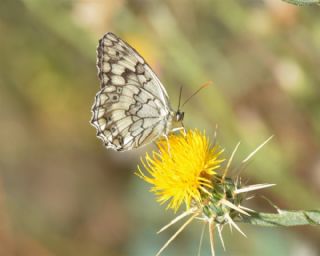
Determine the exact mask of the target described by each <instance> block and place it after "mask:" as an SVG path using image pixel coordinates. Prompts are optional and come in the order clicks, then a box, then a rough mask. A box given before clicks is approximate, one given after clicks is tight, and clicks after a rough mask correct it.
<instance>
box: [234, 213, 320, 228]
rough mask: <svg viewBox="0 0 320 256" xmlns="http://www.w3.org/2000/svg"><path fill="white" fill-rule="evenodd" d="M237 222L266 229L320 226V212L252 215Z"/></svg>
mask: <svg viewBox="0 0 320 256" xmlns="http://www.w3.org/2000/svg"><path fill="white" fill-rule="evenodd" d="M237 222H242V223H249V224H252V225H257V226H264V227H275V226H278V227H290V226H300V225H320V210H310V211H303V210H301V211H283V210H280V211H279V212H278V213H259V212H254V213H250V216H242V219H241V220H237Z"/></svg>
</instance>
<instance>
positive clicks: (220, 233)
mask: <svg viewBox="0 0 320 256" xmlns="http://www.w3.org/2000/svg"><path fill="white" fill-rule="evenodd" d="M222 227H223V226H221V225H217V229H218V234H219V238H220V241H221V244H222V247H223V250H224V251H226V247H225V245H224V241H223V237H222Z"/></svg>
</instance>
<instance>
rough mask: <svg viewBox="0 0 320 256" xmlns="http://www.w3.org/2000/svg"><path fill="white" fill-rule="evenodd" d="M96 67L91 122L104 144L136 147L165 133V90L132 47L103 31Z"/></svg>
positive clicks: (118, 147) (125, 148) (168, 110)
mask: <svg viewBox="0 0 320 256" xmlns="http://www.w3.org/2000/svg"><path fill="white" fill-rule="evenodd" d="M97 68H98V76H99V79H100V85H101V89H100V91H99V92H98V93H97V95H96V98H95V102H94V105H93V108H92V112H93V116H92V120H91V122H92V124H93V125H94V126H95V128H96V129H97V136H98V137H99V138H101V139H102V140H103V142H104V143H105V146H106V147H107V148H112V149H115V150H118V151H124V150H129V149H132V148H137V147H140V146H142V145H145V144H147V143H149V142H151V141H153V140H154V139H156V138H157V137H159V136H160V135H162V134H164V133H165V131H166V129H167V126H168V118H169V116H170V115H171V110H170V107H169V102H168V96H167V93H166V91H165V89H164V87H163V86H162V84H161V83H160V81H159V79H158V78H157V76H156V75H155V74H154V72H153V71H152V70H151V68H150V67H149V66H148V64H146V63H145V61H144V59H143V58H142V57H141V56H140V55H139V54H138V53H137V52H136V51H135V50H134V49H133V48H132V47H130V46H129V45H128V44H127V43H125V42H124V41H122V40H121V39H119V38H118V37H117V36H115V35H114V34H112V33H107V34H106V35H104V36H103V38H101V39H100V41H99V45H98V48H97Z"/></svg>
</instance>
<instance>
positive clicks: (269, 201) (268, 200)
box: [261, 196, 282, 213]
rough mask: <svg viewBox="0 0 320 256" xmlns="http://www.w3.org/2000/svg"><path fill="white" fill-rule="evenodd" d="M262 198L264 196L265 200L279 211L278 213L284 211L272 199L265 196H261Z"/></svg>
mask: <svg viewBox="0 0 320 256" xmlns="http://www.w3.org/2000/svg"><path fill="white" fill-rule="evenodd" d="M261 198H263V199H264V200H266V201H267V202H268V203H269V204H270V205H271V206H272V207H273V208H275V209H276V211H277V212H278V213H282V210H281V209H280V208H279V207H278V206H277V205H275V204H274V203H273V202H271V200H270V199H268V198H266V197H265V196H261Z"/></svg>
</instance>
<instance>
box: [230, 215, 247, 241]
mask: <svg viewBox="0 0 320 256" xmlns="http://www.w3.org/2000/svg"><path fill="white" fill-rule="evenodd" d="M227 219H228V221H229V223H230V224H231V225H232V226H233V227H234V228H235V229H236V230H238V231H239V233H240V234H241V235H243V236H244V237H247V236H246V234H245V233H243V232H242V230H241V229H240V228H239V226H238V225H237V224H236V223H235V222H234V221H233V220H232V219H231V217H230V216H229V215H227Z"/></svg>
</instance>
